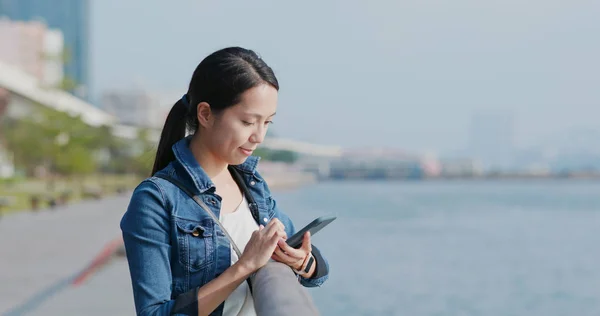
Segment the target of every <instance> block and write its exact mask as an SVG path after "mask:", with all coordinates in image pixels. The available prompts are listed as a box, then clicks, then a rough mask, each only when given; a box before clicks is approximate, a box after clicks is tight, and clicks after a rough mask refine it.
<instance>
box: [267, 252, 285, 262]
mask: <svg viewBox="0 0 600 316" xmlns="http://www.w3.org/2000/svg"><path fill="white" fill-rule="evenodd" d="M271 259H273V260H275V261H277V262H281V263H285V264H287V263H286V262H284V261H283V259H282V258H281V257H279V256H278V255H277V254H276V253H273V254H272V255H271Z"/></svg>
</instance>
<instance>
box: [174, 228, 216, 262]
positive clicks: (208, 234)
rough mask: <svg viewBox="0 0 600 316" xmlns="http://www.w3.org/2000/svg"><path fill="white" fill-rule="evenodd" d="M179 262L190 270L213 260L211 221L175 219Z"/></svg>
mask: <svg viewBox="0 0 600 316" xmlns="http://www.w3.org/2000/svg"><path fill="white" fill-rule="evenodd" d="M175 224H176V225H177V243H178V246H179V263H180V264H182V265H183V266H185V267H188V268H189V269H190V271H191V272H195V271H198V270H201V269H203V268H205V267H206V266H208V265H209V264H211V263H212V262H213V255H214V245H213V230H214V226H213V224H212V221H210V220H207V221H202V222H198V221H192V220H187V219H176V220H175Z"/></svg>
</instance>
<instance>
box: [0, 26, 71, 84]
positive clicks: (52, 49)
mask: <svg viewBox="0 0 600 316" xmlns="http://www.w3.org/2000/svg"><path fill="white" fill-rule="evenodd" d="M0 43H8V44H7V45H1V46H0V61H2V62H5V63H7V64H9V65H13V66H16V67H18V68H20V69H21V70H23V71H24V72H26V73H28V74H30V75H32V76H34V77H35V78H36V79H37V80H39V83H40V85H42V86H45V87H58V86H59V85H61V83H62V80H63V73H64V72H63V59H62V58H61V55H62V53H63V48H64V45H63V36H62V32H61V31H59V30H52V29H48V28H47V27H46V25H45V24H43V23H41V22H37V21H32V22H22V21H11V20H8V19H6V18H0Z"/></svg>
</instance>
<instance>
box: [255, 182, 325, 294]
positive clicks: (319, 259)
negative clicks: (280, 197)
mask: <svg viewBox="0 0 600 316" xmlns="http://www.w3.org/2000/svg"><path fill="white" fill-rule="evenodd" d="M265 191H266V193H267V196H268V198H267V204H269V212H270V213H271V214H273V216H274V217H277V218H278V219H279V220H280V221H281V222H282V223H283V225H284V226H285V230H286V233H287V235H288V236H292V235H293V234H294V233H295V232H296V229H295V228H294V223H293V222H292V220H291V219H290V217H289V216H288V215H287V214H285V213H284V212H282V211H280V210H279V208H278V207H277V201H275V199H274V198H273V197H272V195H271V192H270V190H269V188H268V186H267V184H266V183H265ZM312 254H313V257H314V258H315V263H316V269H315V274H314V275H313V277H312V278H310V279H307V278H304V277H301V278H300V283H301V284H302V285H303V286H306V287H317V286H321V285H323V283H325V281H327V279H328V278H329V262H328V261H327V259H325V257H324V256H323V255H322V254H321V252H320V251H319V249H318V248H317V247H315V245H314V244H313V245H312Z"/></svg>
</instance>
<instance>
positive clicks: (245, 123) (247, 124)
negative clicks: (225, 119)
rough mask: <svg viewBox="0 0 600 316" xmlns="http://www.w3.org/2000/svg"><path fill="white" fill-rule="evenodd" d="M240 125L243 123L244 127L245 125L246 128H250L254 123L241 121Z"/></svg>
mask: <svg viewBox="0 0 600 316" xmlns="http://www.w3.org/2000/svg"><path fill="white" fill-rule="evenodd" d="M242 123H244V125H246V126H250V125H252V124H254V123H250V122H248V121H242Z"/></svg>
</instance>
